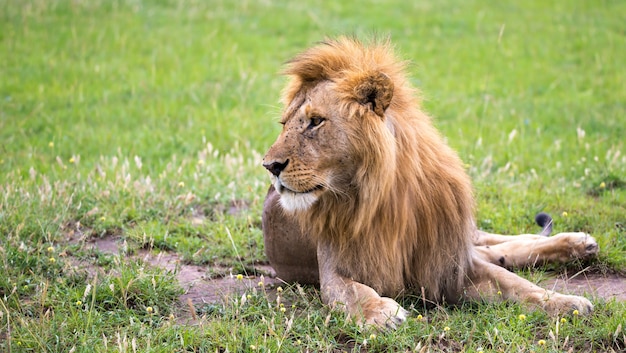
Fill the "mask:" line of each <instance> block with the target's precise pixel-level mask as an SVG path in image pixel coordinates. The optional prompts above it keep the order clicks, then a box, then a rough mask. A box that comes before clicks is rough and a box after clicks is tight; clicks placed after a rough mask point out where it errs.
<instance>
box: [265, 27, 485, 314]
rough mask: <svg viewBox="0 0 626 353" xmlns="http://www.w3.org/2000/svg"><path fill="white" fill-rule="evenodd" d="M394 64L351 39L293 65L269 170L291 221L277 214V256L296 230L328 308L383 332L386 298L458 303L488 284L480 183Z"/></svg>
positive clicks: (272, 208) (384, 47)
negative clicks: (479, 225)
mask: <svg viewBox="0 0 626 353" xmlns="http://www.w3.org/2000/svg"><path fill="white" fill-rule="evenodd" d="M391 52H392V51H391V50H390V47H389V44H388V43H377V44H374V45H371V46H369V47H368V46H365V45H363V44H361V43H360V42H358V41H356V40H352V39H347V38H341V39H339V40H336V41H329V42H327V43H324V44H321V45H318V46H316V47H313V48H311V49H309V50H307V51H305V52H304V53H302V54H300V55H299V56H297V57H296V58H294V59H293V60H292V61H290V62H289V64H288V67H287V70H286V74H287V75H289V76H290V77H291V78H292V79H291V81H290V83H289V84H288V85H287V88H286V89H285V91H284V94H283V103H284V105H285V107H286V108H285V112H284V115H283V117H282V121H281V122H282V123H283V124H284V129H283V132H282V133H281V136H279V138H278V140H277V141H276V143H275V144H274V145H273V146H272V147H271V148H270V150H269V151H268V154H267V155H266V157H265V159H264V165H265V166H266V168H268V170H270V171H271V172H272V174H273V181H274V187H275V188H276V190H277V192H278V194H280V197H279V200H280V201H276V202H280V204H281V206H282V209H284V210H285V211H286V212H284V213H283V210H282V209H280V207H279V206H277V204H275V202H274V201H272V202H274V203H270V204H269V206H268V204H267V203H266V209H265V213H266V214H270V213H271V217H270V218H271V219H272V220H271V221H268V220H267V217H265V219H264V233H265V234H266V244H268V239H270V242H269V243H270V244H268V249H269V250H270V251H274V250H276V248H275V244H274V243H272V242H275V243H276V242H278V243H279V242H280V241H281V240H280V239H279V238H277V237H276V236H275V234H274V233H276V232H280V226H281V222H287V221H290V220H291V219H294V220H296V221H297V223H298V224H299V225H300V227H301V229H302V231H301V232H297V233H303V234H306V235H305V236H306V237H310V238H309V239H306V240H305V241H303V243H306V244H309V245H311V246H310V247H309V248H314V247H316V248H317V249H316V250H317V260H318V261H319V274H320V277H319V279H320V281H321V284H322V297H323V298H324V300H325V301H326V302H329V303H331V304H337V303H341V304H342V305H346V307H347V308H346V311H347V312H348V313H350V314H353V315H356V313H357V311H361V312H362V315H363V316H364V317H365V319H366V321H368V322H372V323H380V317H379V316H380V314H377V313H379V312H382V313H383V314H384V315H387V316H391V314H390V311H392V310H393V307H394V305H393V304H391V303H390V302H389V301H390V300H388V298H380V297H377V295H381V296H390V297H395V296H397V295H400V294H404V293H408V292H413V293H416V294H421V293H425V294H426V296H427V298H426V299H428V300H432V301H435V302H442V301H443V300H445V301H447V302H455V301H457V300H459V299H461V298H463V297H464V292H465V291H466V289H467V287H468V280H469V282H471V279H472V278H476V279H477V278H481V275H483V273H482V268H483V264H482V262H477V261H476V258H477V257H480V256H481V255H477V254H479V253H480V252H477V251H476V250H475V247H474V244H473V243H474V242H475V241H476V239H477V236H478V233H477V230H476V228H475V225H474V216H473V206H474V201H473V195H472V188H471V183H470V180H469V178H468V176H467V174H466V173H465V171H464V168H463V165H462V163H461V161H460V159H459V158H458V156H457V154H456V153H455V152H454V151H452V150H451V149H450V148H449V147H448V146H447V144H446V143H445V142H444V140H443V139H442V137H441V136H440V135H439V133H438V132H437V130H436V129H435V128H434V127H433V125H432V123H431V121H430V118H429V117H428V116H427V115H426V114H425V113H424V112H423V111H421V110H420V108H419V101H418V100H417V98H416V92H415V91H414V89H412V88H411V87H410V86H409V84H408V82H407V80H406V77H405V74H404V65H403V63H401V62H399V61H398V60H396V59H395V58H394V57H393V55H392V53H391ZM273 195H274V196H273V197H274V198H276V197H277V194H276V193H275V192H274V194H273ZM270 197H272V192H270ZM270 197H268V199H270ZM276 212H280V214H276ZM272 217H273V218H272ZM282 219H284V221H281V220H282ZM270 229H273V231H272V230H270ZM268 232H273V233H270V234H268ZM290 232H291V231H290ZM268 236H269V238H268ZM291 243H292V241H290V244H291ZM307 246H308V245H307ZM304 248H305V249H306V248H307V247H304ZM275 253H276V254H274V252H273V253H272V255H271V256H270V260H272V258H274V259H276V258H277V257H279V256H280V255H279V254H280V250H278V251H277V252H275ZM284 255H285V256H288V254H284ZM477 264H478V269H477V268H476V266H477ZM279 274H280V273H279ZM295 280H297V278H295ZM490 280H491V279H489V280H488V281H490ZM478 287H480V286H477V288H478ZM372 290H373V292H375V293H372ZM391 302H393V301H391ZM393 303H395V302H393ZM396 305H397V304H396ZM369 311H371V312H373V314H372V313H369V314H368V312H369Z"/></svg>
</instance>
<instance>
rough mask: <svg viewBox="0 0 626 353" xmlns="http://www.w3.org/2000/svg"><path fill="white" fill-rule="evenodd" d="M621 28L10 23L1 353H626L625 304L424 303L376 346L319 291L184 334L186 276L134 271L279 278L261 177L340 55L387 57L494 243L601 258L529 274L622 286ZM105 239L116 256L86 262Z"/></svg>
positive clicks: (448, 11) (1, 112) (1, 198)
mask: <svg viewBox="0 0 626 353" xmlns="http://www.w3.org/2000/svg"><path fill="white" fill-rule="evenodd" d="M624 13H626V3H625V2H623V1H611V0H606V1H593V2H591V1H583V0H571V1H542V0H532V1H523V2H520V1H500V2H489V3H488V2H480V1H452V0H445V1H432V2H413V1H396V0H390V1H384V2H382V1H361V2H358V3H357V2H354V3H352V2H349V1H344V2H341V1H323V2H311V3H308V4H307V2H297V1H274V0H265V1H245V0H243V1H226V0H222V1H219V0H215V1H200V0H154V1H148V0H126V1H125V0H111V1H108V0H91V1H88V0H72V1H70V0H0V263H1V264H2V265H1V266H2V269H1V270H0V271H1V272H0V351H3V352H44V351H49V352H91V351H96V352H118V351H123V352H173V351H177V352H183V351H184V352H187V351H189V352H237V351H254V350H256V351H262V352H270V351H271V352H276V351H285V352H299V351H357V352H358V351H373V352H377V351H378V352H382V351H385V352H388V351H401V352H404V351H462V350H463V351H466V352H475V351H481V350H482V351H485V352H486V351H496V352H530V351H534V352H562V351H575V352H580V351H598V352H620V351H623V350H624V349H626V348H625V347H626V342H625V341H626V333H625V331H624V330H625V329H626V327H625V326H626V319H624V318H625V317H626V305H625V304H624V302H618V301H615V300H612V299H611V298H594V301H593V302H594V304H595V308H596V310H595V312H594V314H593V315H592V316H590V317H577V316H571V317H565V318H555V317H549V316H547V315H546V314H544V313H542V312H528V311H527V310H526V309H525V308H524V307H522V306H519V305H513V304H498V305H487V304H480V303H473V304H464V305H462V306H461V307H459V308H448V307H444V308H439V309H435V310H428V311H425V310H423V309H422V306H421V304H420V303H421V302H420V301H419V300H417V299H416V300H413V301H412V300H410V299H407V301H406V302H405V303H404V304H405V307H407V308H410V309H411V312H412V318H411V319H410V320H409V322H407V323H406V324H404V325H402V326H401V327H400V328H399V330H397V331H396V332H388V333H381V332H371V331H368V330H360V329H359V328H358V327H357V326H355V325H354V324H352V323H351V322H347V321H346V320H345V319H344V318H343V317H342V315H341V314H338V313H335V312H331V311H329V310H328V308H326V307H324V306H323V305H322V304H320V302H319V299H318V293H317V291H316V290H315V289H314V288H308V287H307V288H300V287H297V286H285V287H284V288H283V290H282V291H280V292H278V293H277V295H278V297H279V300H278V301H277V300H276V299H275V298H274V295H269V294H268V293H267V292H266V288H265V287H257V286H255V287H253V288H250V289H249V291H247V292H246V293H245V295H244V296H236V297H233V298H231V300H230V301H229V302H228V303H226V304H224V305H218V304H207V305H204V306H198V305H197V306H196V308H195V309H196V310H197V312H196V313H194V314H195V315H196V318H195V320H192V321H191V322H188V321H186V320H184V319H183V317H182V316H183V315H184V310H183V309H184V308H181V305H180V304H179V303H178V296H179V295H180V294H181V293H182V289H181V287H180V286H179V285H178V284H177V283H176V280H175V277H174V274H173V273H171V272H168V271H166V270H164V269H161V268H157V267H154V266H148V265H147V264H145V263H144V262H142V260H141V258H140V257H138V256H135V255H136V254H137V252H138V251H139V250H140V249H143V250H148V251H151V252H155V253H156V252H159V251H171V252H175V253H176V254H178V255H179V256H180V257H181V259H183V262H185V263H190V264H196V265H203V266H205V265H206V266H207V268H208V267H210V266H221V268H226V269H228V270H227V271H228V272H232V273H233V274H238V273H244V272H247V271H250V269H251V268H253V267H254V265H255V264H257V263H263V262H264V261H266V260H265V256H264V253H263V241H262V232H261V230H260V214H261V207H262V201H263V197H264V195H265V190H266V188H267V186H268V180H269V178H268V176H267V173H266V172H265V171H264V170H263V168H262V167H261V165H260V163H261V157H262V155H263V153H264V151H265V149H267V148H268V147H269V146H270V145H271V143H272V142H273V140H274V138H275V137H276V136H277V134H278V132H279V131H280V125H279V124H278V118H279V113H280V109H281V107H280V105H279V104H278V97H279V94H280V90H281V88H282V85H283V84H284V83H285V79H284V78H283V77H281V76H280V75H279V72H280V70H281V65H282V63H284V62H285V61H286V60H288V59H289V58H290V57H291V56H293V55H294V54H295V53H297V52H299V51H300V50H303V49H304V48H306V47H308V46H310V45H311V44H313V43H315V42H317V41H319V40H321V39H323V38H324V37H326V36H333V35H338V34H354V35H357V36H360V37H364V38H366V37H372V36H376V35H379V36H387V35H388V36H390V37H391V39H392V41H393V42H394V43H395V45H396V48H397V51H398V53H399V54H400V56H402V57H404V58H407V59H410V61H411V63H412V64H411V66H410V73H411V78H412V82H413V84H414V85H415V86H417V87H419V88H420V89H421V90H422V91H423V96H424V108H425V109H426V110H427V111H429V112H430V113H431V115H432V116H434V117H435V123H436V125H437V127H438V128H439V129H440V130H441V131H442V133H443V134H444V135H445V136H446V137H447V138H448V141H449V143H450V144H451V145H452V146H453V147H454V148H455V149H457V150H458V151H459V154H460V155H461V157H462V158H463V160H464V161H465V162H466V163H467V165H468V170H469V172H470V174H471V175H472V177H473V179H474V181H475V189H476V196H477V200H478V207H477V217H478V222H479V226H480V227H481V228H483V229H486V230H489V231H494V232H502V233H521V232H535V231H537V227H536V226H535V225H534V224H533V216H534V214H535V213H537V212H539V211H545V212H548V213H551V214H552V215H553V216H554V218H555V231H557V232H559V231H585V232H589V233H591V234H593V235H594V236H595V237H596V239H597V240H598V243H599V245H600V249H601V251H600V255H599V257H598V258H597V259H595V260H593V261H591V262H587V263H575V264H572V265H571V266H569V267H567V268H556V269H555V268H552V269H539V270H538V271H523V272H521V274H522V275H524V276H526V277H527V278H529V279H531V280H533V281H538V280H539V279H540V278H542V277H544V276H547V275H549V273H550V272H547V271H548V270H555V271H557V272H559V273H561V272H563V271H572V272H573V273H576V272H578V271H581V270H584V271H587V272H599V273H612V272H616V273H626V151H625V141H626V140H625V139H624V136H626V84H625V82H626V66H625V65H624V63H625V62H626V26H625V25H624V16H623V14H624ZM233 204H239V205H241V204H243V205H245V206H244V207H237V212H228V210H229V209H231V208H232V205H233ZM198 219H200V220H201V221H200V222H198V221H197V220H198ZM104 237H114V238H115V239H119V243H120V244H123V246H122V250H120V252H119V254H115V255H107V254H103V253H102V252H99V251H97V250H92V249H89V248H88V247H87V246H86V244H87V243H88V242H89V240H90V239H93V238H104ZM79 263H80V264H84V263H87V264H90V266H95V267H98V268H100V269H101V270H102V271H101V272H99V273H104V275H102V274H101V275H97V276H93V275H91V274H90V272H88V271H86V270H85V269H84V268H81V266H77V264H79ZM281 303H282V304H283V305H282V306H281V305H280V304H281ZM285 303H288V304H286V305H284V304H285Z"/></svg>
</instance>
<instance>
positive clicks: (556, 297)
mask: <svg viewBox="0 0 626 353" xmlns="http://www.w3.org/2000/svg"><path fill="white" fill-rule="evenodd" d="M544 309H545V310H546V311H547V312H548V313H550V314H553V315H558V314H574V315H587V314H590V313H591V312H592V311H593V304H591V302H590V301H589V300H588V299H587V298H584V297H579V296H576V295H566V294H559V293H552V294H551V295H550V296H549V297H547V298H546V299H545V301H544Z"/></svg>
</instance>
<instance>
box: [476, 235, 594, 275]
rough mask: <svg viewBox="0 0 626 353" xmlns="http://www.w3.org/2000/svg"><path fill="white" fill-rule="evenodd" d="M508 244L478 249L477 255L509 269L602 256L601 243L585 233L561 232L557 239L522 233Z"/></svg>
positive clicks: (479, 247)
mask: <svg viewBox="0 0 626 353" xmlns="http://www.w3.org/2000/svg"><path fill="white" fill-rule="evenodd" d="M514 238H515V239H512V240H510V241H507V242H503V243H500V244H495V245H484V246H476V247H475V250H476V252H477V254H478V255H479V256H480V257H481V258H482V259H484V260H485V261H488V262H490V263H492V264H495V265H498V266H502V267H506V268H509V269H513V268H523V267H533V266H537V265H543V264H547V263H566V262H569V261H572V260H576V259H586V258H589V257H592V256H594V255H595V254H597V253H598V243H597V242H596V240H595V239H594V238H593V237H592V236H590V235H589V234H585V233H559V234H557V235H555V236H553V237H538V236H536V235H532V234H522V235H518V236H515V237H514Z"/></svg>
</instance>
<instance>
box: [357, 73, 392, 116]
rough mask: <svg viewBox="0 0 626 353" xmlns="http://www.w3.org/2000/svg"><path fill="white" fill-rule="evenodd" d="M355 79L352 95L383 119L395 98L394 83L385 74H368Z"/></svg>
mask: <svg viewBox="0 0 626 353" xmlns="http://www.w3.org/2000/svg"><path fill="white" fill-rule="evenodd" d="M358 76H359V77H353V79H352V80H350V81H352V84H354V86H353V87H354V88H353V89H352V93H353V94H354V98H355V99H356V101H357V102H359V103H361V104H363V105H369V106H370V109H372V110H373V111H374V113H376V114H377V115H378V116H380V117H383V114H384V113H385V110H387V108H388V107H389V104H391V98H392V97H393V88H394V85H393V82H392V81H391V78H389V76H387V75H386V74H385V73H383V72H379V71H377V72H368V73H365V74H361V75H358Z"/></svg>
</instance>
